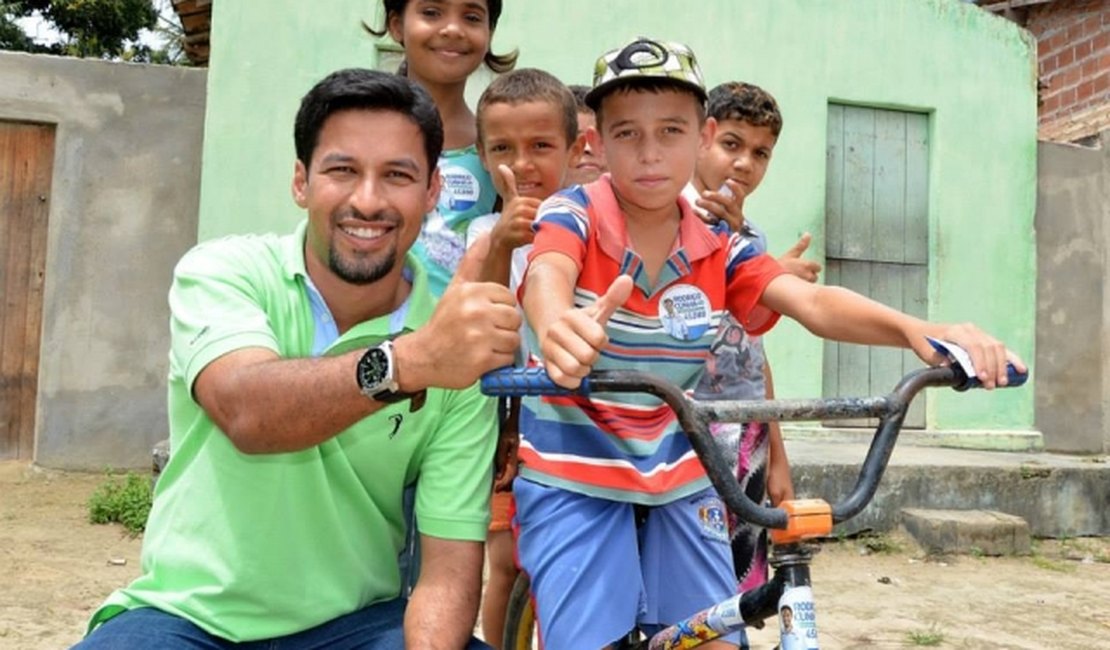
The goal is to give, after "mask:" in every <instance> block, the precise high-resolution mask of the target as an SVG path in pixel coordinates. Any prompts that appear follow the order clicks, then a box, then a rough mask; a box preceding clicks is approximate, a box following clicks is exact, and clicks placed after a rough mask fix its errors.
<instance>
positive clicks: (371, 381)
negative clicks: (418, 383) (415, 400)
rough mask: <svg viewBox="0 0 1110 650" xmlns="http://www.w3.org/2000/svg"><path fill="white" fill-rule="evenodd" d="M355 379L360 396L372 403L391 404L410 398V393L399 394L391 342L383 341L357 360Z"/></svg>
mask: <svg viewBox="0 0 1110 650" xmlns="http://www.w3.org/2000/svg"><path fill="white" fill-rule="evenodd" d="M355 378H356V379H357V380H358V388H359V390H360V391H362V394H363V395H365V396H367V397H369V398H370V399H372V400H374V401H377V402H383V403H385V404H392V403H394V402H400V401H402V400H406V399H409V398H410V397H412V393H403V392H401V387H400V386H399V385H398V384H397V367H396V366H395V365H394V359H393V342H392V341H384V342H382V343H380V344H378V345H375V346H374V347H372V348H370V349H369V350H367V351H366V353H365V354H363V355H362V358H361V359H359V360H358V366H357V368H356V370H355Z"/></svg>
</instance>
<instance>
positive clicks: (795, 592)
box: [779, 587, 818, 650]
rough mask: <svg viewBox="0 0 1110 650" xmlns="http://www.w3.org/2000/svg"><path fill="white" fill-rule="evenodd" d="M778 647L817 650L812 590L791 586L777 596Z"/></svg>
mask: <svg viewBox="0 0 1110 650" xmlns="http://www.w3.org/2000/svg"><path fill="white" fill-rule="evenodd" d="M779 639H780V643H779V647H780V648H781V650H817V649H818V646H817V616H816V612H815V611H814V608H813V590H812V589H810V588H809V587H792V588H789V589H787V590H786V591H785V592H784V593H783V594H782V598H779Z"/></svg>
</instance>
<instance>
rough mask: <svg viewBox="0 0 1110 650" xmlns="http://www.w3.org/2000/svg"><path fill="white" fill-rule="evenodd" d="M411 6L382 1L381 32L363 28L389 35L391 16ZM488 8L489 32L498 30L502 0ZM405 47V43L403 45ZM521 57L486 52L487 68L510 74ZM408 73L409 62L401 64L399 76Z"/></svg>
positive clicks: (405, 0)
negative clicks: (383, 9) (383, 15)
mask: <svg viewBox="0 0 1110 650" xmlns="http://www.w3.org/2000/svg"><path fill="white" fill-rule="evenodd" d="M408 4H409V0H382V5H383V6H384V7H385V22H384V23H383V24H382V28H381V30H377V29H374V28H373V27H371V26H370V25H367V24H366V21H363V22H362V28H363V29H365V30H366V31H367V32H369V33H371V34H373V35H374V36H385V35H386V34H388V33H389V19H390V17H391V16H395V15H396V16H404V14H405V7H407V6H408ZM486 8H488V9H489V31H490V34H493V31H494V30H495V29H497V19H498V18H500V17H501V0H486ZM401 45H402V46H403V45H404V43H401ZM518 56H520V52H519V51H518V50H513V51H512V52H508V53H506V54H494V53H493V51H492V50H490V51H487V52H486V57H485V59H484V61H485V64H486V67H488V68H489V69H490V70H493V71H494V72H497V73H502V72H508V71H509V70H512V69H513V68H514V67H515V66H516V60H517V57H518ZM407 73H408V62H407V61H404V62H402V63H401V67H400V68H398V69H397V74H400V75H405V74H407Z"/></svg>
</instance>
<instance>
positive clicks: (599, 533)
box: [513, 478, 747, 650]
mask: <svg viewBox="0 0 1110 650" xmlns="http://www.w3.org/2000/svg"><path fill="white" fill-rule="evenodd" d="M513 496H514V497H515V498H516V506H517V508H516V519H515V521H514V532H515V533H516V538H517V540H516V542H517V558H518V561H519V563H520V566H521V568H522V569H523V570H524V571H525V573H527V574H528V576H529V577H530V578H531V581H532V599H533V602H534V603H535V608H536V621H537V627H538V629H539V635H540V639H541V640H542V641H543V647H544V648H545V649H546V650H579V649H581V648H600V647H602V646H605V645H607V644H610V643H613V642H614V641H617V640H618V639H620V638H622V637H624V636H625V635H626V634H627V633H628V632H629V631H631V630H632V629H633V628H634V627H636V626H637V625H639V626H640V628H641V629H642V630H644V632H645V633H647V634H652V633H654V632H657V631H659V630H661V629H663V628H664V627H666V626H668V625H671V624H674V623H677V622H679V621H681V620H682V619H684V618H686V617H687V616H690V615H692V614H695V613H697V612H698V611H700V610H702V609H705V608H707V607H710V606H712V605H714V604H716V603H718V602H720V601H722V600H725V599H727V598H730V597H732V596H734V595H736V575H735V573H734V572H733V566H732V551H731V548H730V545H729V540H728V524H727V519H726V517H725V507H724V504H723V503H722V502H721V500H720V498H719V497H718V496H717V494H716V492H714V491H713V489H712V488H707V489H705V490H702V491H701V492H698V493H696V494H693V495H691V496H688V497H684V498H682V499H679V500H678V501H675V502H673V503H669V504H667V505H663V506H655V507H652V508H650V509H649V510H648V515H647V519H646V521H645V522H644V523H643V525H642V526H641V527H640V528H639V530H637V527H636V521H635V518H636V517H635V513H634V506H633V504H631V503H622V502H618V501H609V500H606V499H599V498H595V497H590V496H586V495H583V494H578V493H576V492H570V491H567V490H563V489H559V488H553V487H548V486H546V485H540V484H538V483H534V482H532V481H528V480H525V479H522V478H517V479H516V481H515V482H514V483H513ZM725 640H726V641H730V642H732V643H733V644H735V645H740V644H741V643H743V644H744V646H746V645H747V639H746V638H745V635H744V633H743V632H742V631H741V632H738V633H736V634H734V635H731V636H728V637H726V638H725Z"/></svg>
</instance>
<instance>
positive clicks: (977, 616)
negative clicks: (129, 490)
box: [0, 461, 1110, 650]
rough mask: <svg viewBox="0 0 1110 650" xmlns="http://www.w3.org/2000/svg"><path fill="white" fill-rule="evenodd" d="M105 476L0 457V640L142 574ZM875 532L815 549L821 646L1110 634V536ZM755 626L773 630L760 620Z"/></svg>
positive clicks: (34, 635) (28, 646)
mask: <svg viewBox="0 0 1110 650" xmlns="http://www.w3.org/2000/svg"><path fill="white" fill-rule="evenodd" d="M103 480H104V477H103V476H102V475H96V474H68V473H59V472H50V471H43V470H39V469H34V468H31V467H29V466H28V465H27V464H25V463H15V462H10V461H9V462H0V648H13V649H17V648H18V649H19V650H45V649H48V648H49V649H55V648H65V647H68V646H70V645H71V644H73V643H74V642H76V641H77V640H78V639H80V638H81V635H82V634H83V631H84V625H85V622H86V621H87V620H88V617H89V615H90V614H91V612H92V611H93V610H94V609H95V608H96V607H97V606H98V605H99V604H100V602H101V601H102V600H103V598H104V597H105V596H106V595H107V594H108V593H109V592H110V591H111V590H112V589H113V588H115V587H117V586H120V585H122V584H124V583H126V582H127V581H129V580H130V579H131V578H133V577H134V576H135V575H136V574H137V572H138V560H139V546H140V540H138V539H132V538H130V537H128V536H127V534H126V533H125V532H123V529H122V528H120V527H118V526H114V525H110V526H98V525H92V524H89V523H88V522H87V510H86V502H87V500H88V498H89V496H90V495H91V494H92V492H93V490H94V489H95V488H96V486H97V485H99V484H100V483H101V482H103ZM871 546H882V547H891V546H893V547H895V548H884V549H881V550H879V551H878V552H870V551H868V550H867V548H866V547H865V545H864V544H862V543H861V542H859V541H842V542H836V543H826V544H824V545H823V548H822V550H821V552H820V553H819V554H818V556H817V560H816V562H815V564H814V567H813V579H814V590H815V593H816V599H817V612H818V621H819V623H820V626H821V627H820V629H821V647H822V648H826V649H832V650H835V649H837V648H912V647H939V648H1029V649H1033V648H1037V649H1040V648H1052V649H1055V648H1077V649H1078V648H1084V649H1090V648H1110V538H1107V539H1076V540H1065V541H1063V542H1060V541H1039V542H1037V543H1036V544H1035V553H1034V555H1033V556H1032V557H1024V558H985V557H971V556H961V557H950V558H925V557H924V556H923V555H922V554H921V553H920V552H918V551H917V550H916V549H915V548H914V547H913V545H912V544H911V543H910V542H908V541H906V540H905V539H900V538H898V537H893V538H890V539H886V540H882V543H881V544H875V543H872V544H871ZM751 637H752V641H753V647H755V648H765V649H769V648H772V647H773V646H774V644H775V642H776V641H775V639H774V634H773V633H772V632H771V631H770V629H769V628H767V629H765V630H763V631H753V632H752V633H751ZM938 639H939V641H938V642H937V643H936V644H935V645H931V646H930V645H928V644H929V642H932V641H937V640H938Z"/></svg>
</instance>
